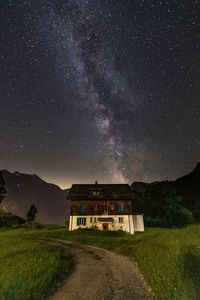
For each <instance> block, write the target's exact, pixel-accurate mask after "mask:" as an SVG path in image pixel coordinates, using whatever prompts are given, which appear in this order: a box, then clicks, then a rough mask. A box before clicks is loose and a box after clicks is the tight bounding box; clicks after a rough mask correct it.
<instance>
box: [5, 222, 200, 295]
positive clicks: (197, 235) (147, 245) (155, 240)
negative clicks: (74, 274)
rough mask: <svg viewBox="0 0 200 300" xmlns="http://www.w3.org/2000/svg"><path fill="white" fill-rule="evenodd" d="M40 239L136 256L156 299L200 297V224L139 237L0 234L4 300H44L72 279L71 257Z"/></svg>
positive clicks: (54, 231)
mask: <svg viewBox="0 0 200 300" xmlns="http://www.w3.org/2000/svg"><path fill="white" fill-rule="evenodd" d="M38 237H54V238H59V239H63V240H73V241H79V242H81V243H86V244H91V245H95V246H99V247H103V248H106V249H109V250H111V251H114V252H116V253H120V254H123V255H127V256H130V257H133V258H134V259H135V260H136V261H137V262H138V264H139V267H140V270H141V271H142V273H143V275H144V277H145V278H146V280H147V281H148V283H149V285H150V286H151V287H152V289H153V291H154V293H155V295H156V298H157V299H167V300H168V299H170V300H173V299H177V300H197V299H200V284H199V278H200V225H195V226H189V227H187V228H184V229H161V228H151V229H147V230H146V232H145V233H136V234H135V235H134V236H130V235H128V234H124V233H121V232H99V231H91V230H78V231H75V232H68V231H67V230H66V229H64V228H53V227H52V228H51V227H50V228H45V229H40V230H39V229H38V230H36V229H16V230H6V231H0V243H1V248H0V266H1V269H0V295H4V298H5V299H9V300H10V299H21V300H23V299H27V300H28V299H40V298H42V295H46V294H49V293H50V292H51V291H52V288H53V287H55V285H56V283H57V282H58V281H60V280H61V279H62V276H67V273H68V272H69V270H70V267H71V265H72V259H71V257H66V255H64V254H63V252H62V251H61V250H59V249H58V248H57V249H55V248H53V247H52V246H48V245H44V244H40V243H39V242H38V241H37V242H36V241H35V239H37V238H38ZM2 245H3V247H2ZM63 262H64V263H63ZM2 266H3V267H2Z"/></svg>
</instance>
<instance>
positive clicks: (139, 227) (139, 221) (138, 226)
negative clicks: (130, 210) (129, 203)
mask: <svg viewBox="0 0 200 300" xmlns="http://www.w3.org/2000/svg"><path fill="white" fill-rule="evenodd" d="M133 226H134V230H135V231H144V219H143V215H133Z"/></svg>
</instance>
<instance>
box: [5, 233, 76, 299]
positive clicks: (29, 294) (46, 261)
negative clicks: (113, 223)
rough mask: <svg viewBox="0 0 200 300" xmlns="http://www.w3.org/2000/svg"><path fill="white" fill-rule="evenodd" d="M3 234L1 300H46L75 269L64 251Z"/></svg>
mask: <svg viewBox="0 0 200 300" xmlns="http://www.w3.org/2000/svg"><path fill="white" fill-rule="evenodd" d="M10 233H11V232H9V231H7V232H0V299H5V300H7V299H9V300H14V299H16V300H18V299H20V300H28V299H37V300H38V299H43V298H44V296H47V295H49V294H50V293H51V292H53V290H54V288H55V287H56V285H57V283H58V282H59V281H60V280H62V279H63V278H65V277H66V276H67V274H68V273H69V271H70V269H71V267H72V258H71V256H69V255H67V254H65V253H64V252H63V251H62V250H61V249H58V248H55V247H53V246H49V245H45V244H41V243H38V242H34V241H31V240H27V239H26V238H24V237H23V234H20V235H19V234H18V232H16V233H17V234H16V235H15V232H12V235H10Z"/></svg>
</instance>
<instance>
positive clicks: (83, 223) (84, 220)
mask: <svg viewBox="0 0 200 300" xmlns="http://www.w3.org/2000/svg"><path fill="white" fill-rule="evenodd" d="M76 225H77V226H79V225H84V226H85V225H86V218H77V222H76Z"/></svg>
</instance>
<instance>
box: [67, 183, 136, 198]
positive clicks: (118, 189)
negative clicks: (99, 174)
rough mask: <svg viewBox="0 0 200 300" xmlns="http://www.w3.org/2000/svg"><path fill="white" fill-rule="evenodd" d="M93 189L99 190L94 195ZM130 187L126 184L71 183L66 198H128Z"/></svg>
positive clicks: (129, 196)
mask: <svg viewBox="0 0 200 300" xmlns="http://www.w3.org/2000/svg"><path fill="white" fill-rule="evenodd" d="M93 191H96V192H100V193H99V195H97V196H94V195H93V194H92V192H93ZM131 195H132V193H131V188H130V186H129V185H128V184H97V183H96V184H73V185H72V187H71V189H70V192H69V194H68V199H72V200H73V199H99V198H100V199H102V198H103V199H105V198H110V199H112V198H113V199H115V198H118V199H119V198H121V199H130V198H131Z"/></svg>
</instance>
